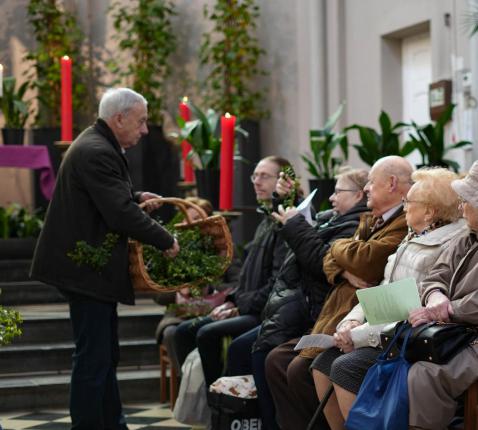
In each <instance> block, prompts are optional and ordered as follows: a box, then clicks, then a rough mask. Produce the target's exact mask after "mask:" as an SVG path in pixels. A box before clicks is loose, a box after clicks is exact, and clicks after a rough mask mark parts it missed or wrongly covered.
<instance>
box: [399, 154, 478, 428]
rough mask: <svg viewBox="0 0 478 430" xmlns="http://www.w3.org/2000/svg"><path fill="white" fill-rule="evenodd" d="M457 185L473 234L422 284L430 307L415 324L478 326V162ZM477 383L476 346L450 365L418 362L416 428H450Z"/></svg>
mask: <svg viewBox="0 0 478 430" xmlns="http://www.w3.org/2000/svg"><path fill="white" fill-rule="evenodd" d="M452 187H453V189H454V190H455V191H456V193H457V194H458V195H459V196H460V197H461V198H462V202H461V207H462V208H463V217H464V218H465V220H466V222H467V224H468V227H469V231H468V232H466V233H465V234H462V235H460V236H458V237H457V238H456V239H455V240H454V242H453V243H451V244H450V247H449V249H448V250H447V251H446V252H445V253H443V254H442V256H441V257H440V259H438V260H437V262H436V264H435V266H434V267H433V269H432V270H431V272H430V274H429V276H428V277H427V278H426V279H425V280H424V281H423V282H422V283H421V285H420V296H421V299H422V303H423V304H424V307H422V308H420V309H417V310H414V311H411V312H410V317H409V320H410V322H411V323H412V325H413V326H418V325H420V324H424V323H427V322H430V321H444V322H447V321H453V322H460V323H468V324H473V325H478V237H477V234H478V162H477V161H475V163H474V164H473V166H472V167H471V169H470V172H469V173H468V175H467V176H466V178H465V179H461V180H456V181H453V183H452ZM477 379H478V346H477V345H474V344H473V345H470V346H469V347H467V348H465V349H464V350H463V351H461V352H459V353H458V354H457V355H455V357H453V358H452V359H451V360H450V361H449V362H448V363H447V364H444V365H438V364H434V363H428V362H424V361H419V362H417V363H415V364H414V365H413V366H412V367H411V368H410V371H409V374H408V392H409V402H410V412H409V413H410V419H409V421H410V425H411V426H412V428H415V429H417V428H418V429H429V430H444V429H446V428H447V426H448V424H449V422H450V421H451V419H452V418H453V416H454V414H455V409H456V400H455V399H456V398H457V397H458V396H459V395H460V394H462V393H463V392H464V391H465V390H466V389H467V388H468V387H469V386H470V385H471V384H472V383H473V382H474V381H476V380H477Z"/></svg>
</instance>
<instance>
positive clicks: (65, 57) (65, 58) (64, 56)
mask: <svg viewBox="0 0 478 430" xmlns="http://www.w3.org/2000/svg"><path fill="white" fill-rule="evenodd" d="M62 58H63V59H64V60H67V61H68V60H69V59H70V57H68V55H63V57H62Z"/></svg>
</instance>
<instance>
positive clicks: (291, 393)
mask: <svg viewBox="0 0 478 430" xmlns="http://www.w3.org/2000/svg"><path fill="white" fill-rule="evenodd" d="M412 171H413V167H412V166H411V165H410V163H409V162H408V161H407V160H405V159H404V158H402V157H398V156H389V157H384V158H382V159H380V160H378V161H377V162H376V163H375V164H374V165H373V167H372V169H371V170H370V174H369V181H368V183H367V185H366V186H365V188H364V190H365V192H366V194H367V206H368V207H369V208H370V210H371V213H367V214H364V215H362V218H361V221H360V225H359V227H358V229H357V231H356V232H355V234H354V236H353V237H351V238H349V239H339V240H337V241H336V242H335V243H334V244H333V245H332V247H331V248H330V250H329V252H328V254H327V255H326V256H325V258H324V266H323V269H324V273H325V275H326V276H327V279H328V282H329V284H330V292H329V297H328V298H327V300H326V301H325V303H324V306H323V308H322V311H321V313H320V315H319V318H318V319H317V322H316V324H315V326H314V329H313V331H312V332H313V333H326V334H333V333H334V332H335V327H336V325H337V323H338V322H339V321H340V320H341V319H342V318H343V317H344V316H345V315H346V314H347V313H348V312H349V311H350V310H351V309H352V307H353V306H355V304H356V303H357V298H356V295H355V291H356V290H357V289H358V288H367V287H369V286H373V285H377V284H379V283H380V281H381V279H382V278H383V271H384V268H385V264H386V262H387V259H388V256H389V255H391V254H393V253H394V252H395V250H396V248H397V246H398V245H399V244H400V242H401V241H402V239H403V238H404V237H405V235H406V233H407V224H406V221H405V215H404V213H403V208H402V198H403V197H405V196H406V194H407V192H408V190H409V189H410V186H411V178H410V177H411V174H412ZM297 342H298V339H293V340H291V341H289V342H287V343H285V344H282V345H280V346H278V347H277V348H275V349H273V350H272V351H271V352H270V353H269V355H268V356H267V359H266V377H267V381H268V383H269V387H270V390H271V393H272V397H273V398H274V403H275V406H276V411H277V420H278V423H279V426H280V428H281V429H282V430H295V429H301V430H302V429H306V428H307V424H308V422H309V421H310V419H311V418H312V416H313V414H314V412H315V409H316V408H317V406H318V399H317V394H316V391H315V387H314V382H313V379H312V376H311V375H310V372H309V366H310V364H311V362H312V359H313V358H314V357H315V356H316V355H317V354H318V353H319V352H320V350H319V349H315V348H310V349H307V350H303V351H302V353H301V354H300V355H297V353H296V352H295V351H294V350H293V349H294V347H295V345H296V344H297ZM324 428H326V427H324Z"/></svg>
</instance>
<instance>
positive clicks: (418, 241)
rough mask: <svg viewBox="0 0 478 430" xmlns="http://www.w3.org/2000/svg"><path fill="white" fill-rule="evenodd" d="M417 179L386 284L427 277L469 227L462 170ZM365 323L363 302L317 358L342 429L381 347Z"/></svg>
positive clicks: (316, 371) (375, 329) (317, 371)
mask: <svg viewBox="0 0 478 430" xmlns="http://www.w3.org/2000/svg"><path fill="white" fill-rule="evenodd" d="M412 179H413V181H414V182H415V184H414V185H413V186H412V188H411V189H410V190H409V192H408V194H407V198H406V199H404V206H405V207H404V209H405V211H406V220H407V224H408V226H409V234H408V235H407V237H406V238H405V239H404V240H403V242H402V244H401V245H400V247H399V248H398V249H397V252H396V253H395V254H392V255H391V256H390V257H389V258H388V262H387V265H386V267H385V271H384V280H383V281H382V284H388V283H391V282H394V281H398V280H400V279H405V278H410V277H413V278H415V279H416V280H417V283H418V282H420V281H421V280H423V279H424V278H425V277H426V275H427V274H428V271H429V270H430V268H431V267H432V266H433V265H434V263H435V262H436V260H437V259H438V257H439V256H440V255H441V254H442V252H444V250H446V249H447V247H448V244H449V243H450V241H451V240H452V239H453V238H454V237H456V235H457V234H460V233H463V232H464V231H466V230H467V229H466V226H465V223H464V221H463V220H461V219H460V220H458V218H459V217H460V215H461V212H460V211H459V209H458V205H459V200H458V196H457V194H456V193H455V192H454V191H453V189H452V187H451V183H452V181H453V180H455V179H457V175H456V174H454V173H452V172H450V171H448V170H446V169H443V168H440V169H422V170H418V171H416V172H414V174H413V175H412ZM382 327H383V326H371V325H369V324H368V323H366V322H365V316H364V313H363V311H362V308H361V306H360V305H357V306H355V308H354V309H353V310H352V311H351V312H350V313H349V314H348V315H347V316H346V317H345V318H344V319H343V320H342V321H341V322H340V323H339V324H338V325H337V332H336V334H335V338H336V343H337V348H331V349H329V350H327V351H325V352H324V353H322V354H321V355H319V356H318V357H317V359H316V360H315V361H314V362H313V363H312V366H311V367H312V369H313V376H314V381H315V384H316V388H317V392H318V394H319V398H320V397H322V396H323V393H324V392H325V390H326V389H327V387H328V386H329V384H330V381H332V382H333V383H334V388H335V390H334V391H335V395H333V396H332V397H331V398H330V400H329V402H328V403H327V406H326V408H325V411H324V412H325V415H326V417H327V420H328V421H329V425H330V426H331V428H332V429H333V430H335V429H342V428H343V423H344V419H345V418H346V417H347V415H348V412H349V410H350V407H351V405H352V403H353V401H354V400H355V397H356V393H357V392H358V390H359V388H360V385H361V383H362V380H363V378H364V377H365V374H366V372H367V370H368V368H369V367H370V366H372V364H374V363H375V360H376V358H377V356H378V355H379V354H380V353H381V350H380V349H378V348H377V346H378V345H379V342H380V337H379V335H380V330H381V328H382Z"/></svg>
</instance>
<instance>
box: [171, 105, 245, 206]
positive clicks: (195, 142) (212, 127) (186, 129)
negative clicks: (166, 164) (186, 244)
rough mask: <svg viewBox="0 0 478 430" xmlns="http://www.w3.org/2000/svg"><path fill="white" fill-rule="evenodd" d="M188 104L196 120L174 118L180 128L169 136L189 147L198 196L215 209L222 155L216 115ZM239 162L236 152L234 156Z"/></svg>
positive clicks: (241, 130)
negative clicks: (186, 142)
mask: <svg viewBox="0 0 478 430" xmlns="http://www.w3.org/2000/svg"><path fill="white" fill-rule="evenodd" d="M188 105H189V107H190V109H191V112H192V114H193V116H194V117H195V119H193V120H192V121H184V119H182V118H181V117H178V118H177V122H178V125H179V127H180V132H179V134H172V136H173V137H176V138H178V139H179V141H183V140H186V141H188V142H189V143H190V144H191V151H190V153H189V155H188V158H189V159H190V160H192V161H193V164H194V167H195V175H196V184H197V188H198V195H199V196H201V197H203V198H205V199H207V200H209V201H210V202H211V203H212V205H213V206H214V208H216V209H217V208H218V206H219V167H220V166H219V156H220V152H221V139H220V137H218V123H219V114H218V113H217V112H216V111H215V110H214V109H208V110H207V111H206V112H203V111H202V110H201V109H200V108H199V107H198V106H196V105H195V104H194V103H192V102H191V101H188ZM235 131H236V132H238V133H239V134H240V135H242V136H243V137H245V138H247V136H248V134H247V132H246V131H245V130H244V129H242V128H241V127H240V126H236V128H235ZM235 158H237V159H241V157H240V155H239V154H238V153H237V147H236V157H235Z"/></svg>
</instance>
